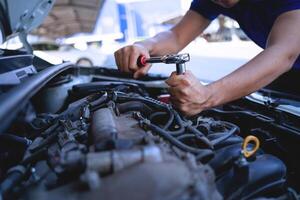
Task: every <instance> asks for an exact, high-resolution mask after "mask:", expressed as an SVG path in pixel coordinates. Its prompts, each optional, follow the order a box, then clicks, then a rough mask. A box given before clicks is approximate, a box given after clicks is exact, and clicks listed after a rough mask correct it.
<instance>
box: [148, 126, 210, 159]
mask: <svg viewBox="0 0 300 200" xmlns="http://www.w3.org/2000/svg"><path fill="white" fill-rule="evenodd" d="M146 125H147V127H148V128H149V129H150V130H151V131H153V132H155V133H157V134H159V135H160V136H161V137H163V138H164V139H165V140H167V141H169V142H170V143H171V144H172V145H174V146H176V147H178V148H179V149H181V150H183V151H187V152H190V153H193V154H199V153H201V151H203V149H197V148H194V147H190V146H188V145H185V144H184V143H182V142H180V141H179V140H177V139H176V138H174V137H173V136H172V135H171V134H170V133H169V132H168V131H166V130H163V129H161V128H159V127H158V126H155V125H154V124H151V123H149V124H146ZM211 152H212V151H211ZM212 153H213V152H212Z"/></svg>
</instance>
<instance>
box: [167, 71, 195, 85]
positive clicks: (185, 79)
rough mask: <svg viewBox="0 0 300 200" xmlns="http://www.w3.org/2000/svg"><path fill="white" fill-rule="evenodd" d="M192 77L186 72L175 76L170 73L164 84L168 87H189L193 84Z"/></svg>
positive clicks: (174, 73)
mask: <svg viewBox="0 0 300 200" xmlns="http://www.w3.org/2000/svg"><path fill="white" fill-rule="evenodd" d="M194 80H195V78H194V75H193V74H192V73H191V72H190V71H186V72H185V73H184V74H181V75H177V73H176V72H172V74H171V76H170V77H169V78H168V79H167V80H166V83H167V84H168V85H169V86H170V87H177V86H186V87H188V86H191V85H192V84H193V82H194Z"/></svg>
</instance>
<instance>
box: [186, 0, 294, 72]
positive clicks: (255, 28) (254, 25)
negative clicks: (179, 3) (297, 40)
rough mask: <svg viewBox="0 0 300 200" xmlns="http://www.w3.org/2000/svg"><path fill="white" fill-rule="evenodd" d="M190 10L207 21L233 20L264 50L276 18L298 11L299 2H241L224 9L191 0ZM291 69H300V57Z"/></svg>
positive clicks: (209, 1)
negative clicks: (222, 16) (223, 17)
mask: <svg viewBox="0 0 300 200" xmlns="http://www.w3.org/2000/svg"><path fill="white" fill-rule="evenodd" d="M190 9H191V10H194V11H196V12H198V13H199V14H201V15H202V16H203V17H205V18H207V19H209V20H213V19H215V18H216V17H217V16H218V15H219V14H223V15H226V16H228V17H231V18H232V19H235V20H236V21H237V22H238V23H239V25H240V27H241V28H242V30H243V31H244V32H245V33H246V34H247V36H248V37H249V38H250V39H251V40H253V41H254V42H255V43H256V44H257V45H259V46H260V47H262V48H266V42H267V38H268V35H269V33H270V31H271V29H272V26H273V24H274V21H275V20H276V18H277V17H278V16H279V15H281V14H282V13H284V12H287V11H291V10H296V9H300V0H241V1H240V2H239V3H237V4H236V5H235V6H233V7H232V8H224V7H222V6H219V5H217V4H215V3H213V2H212V1H211V0H193V2H192V4H191V7H190ZM299 30H300V27H299ZM282 31H284V30H282ZM286 34H287V33H286ZM299 37H300V31H299ZM293 68H294V69H300V56H299V57H298V59H297V60H296V62H295V63H294V65H293Z"/></svg>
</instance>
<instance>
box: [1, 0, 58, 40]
mask: <svg viewBox="0 0 300 200" xmlns="http://www.w3.org/2000/svg"><path fill="white" fill-rule="evenodd" d="M54 2H55V0H26V1H19V0H0V43H3V42H5V41H6V40H7V39H8V38H9V37H10V36H13V35H16V34H19V33H29V32H30V31H32V30H33V29H34V28H36V27H38V26H39V25H40V24H41V23H42V22H43V21H44V19H45V17H46V16H47V15H48V13H49V11H50V10H51V8H52V7H53V4H54Z"/></svg>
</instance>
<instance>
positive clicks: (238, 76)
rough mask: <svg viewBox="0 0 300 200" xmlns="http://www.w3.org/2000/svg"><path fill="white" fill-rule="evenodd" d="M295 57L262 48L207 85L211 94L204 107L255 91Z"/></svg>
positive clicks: (282, 69) (284, 69) (282, 71)
mask: <svg viewBox="0 0 300 200" xmlns="http://www.w3.org/2000/svg"><path fill="white" fill-rule="evenodd" d="M279 48H280V47H279ZM296 58H297V57H296V55H288V54H285V53H282V51H280V50H278V48H277V47H273V48H268V49H266V50H264V51H263V52H262V53H260V54H259V55H258V56H256V57H255V58H254V59H252V60H251V61H250V62H248V63H247V64H245V65H244V66H242V67H241V68H239V69H237V70H236V71H234V72H233V73H231V74H229V75H228V76H226V77H224V78H222V79H220V80H219V81H216V82H214V83H212V84H210V85H208V86H207V87H208V88H209V91H210V92H211V95H210V97H209V99H208V101H207V102H206V105H204V107H205V108H209V107H214V106H218V105H222V104H224V103H227V102H230V101H233V100H236V99H238V98H241V97H243V96H246V95H248V94H250V93H252V92H254V91H257V90H258V89H260V88H262V87H264V86H266V85H268V84H269V83H271V82H272V81H273V80H275V79H276V78H277V77H278V76H280V75H281V74H283V73H284V72H286V71H288V70H289V69H290V68H291V66H292V64H293V63H294V61H295V59H296Z"/></svg>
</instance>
